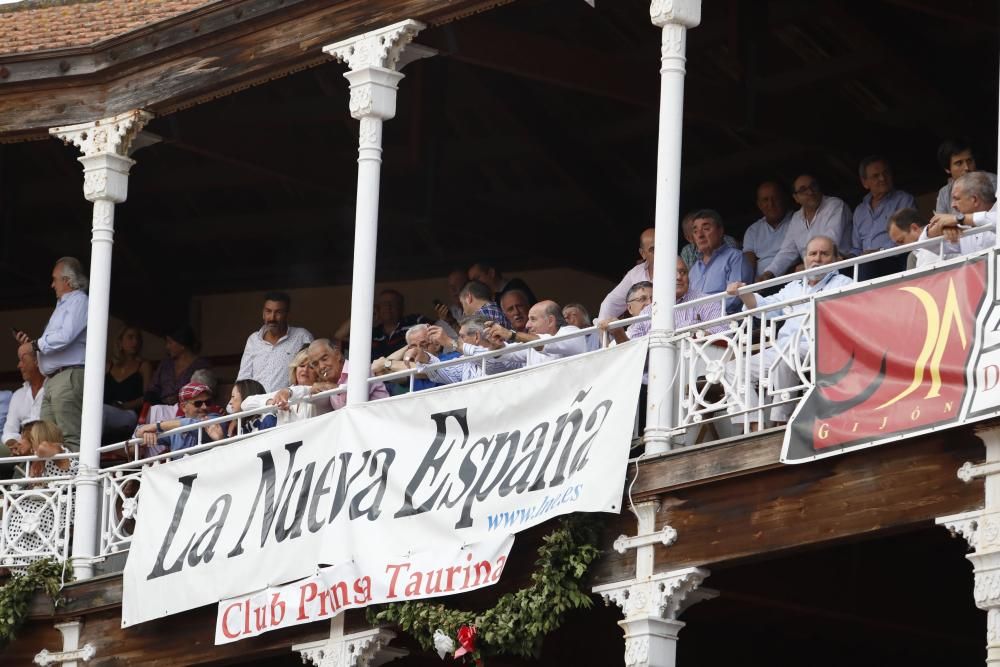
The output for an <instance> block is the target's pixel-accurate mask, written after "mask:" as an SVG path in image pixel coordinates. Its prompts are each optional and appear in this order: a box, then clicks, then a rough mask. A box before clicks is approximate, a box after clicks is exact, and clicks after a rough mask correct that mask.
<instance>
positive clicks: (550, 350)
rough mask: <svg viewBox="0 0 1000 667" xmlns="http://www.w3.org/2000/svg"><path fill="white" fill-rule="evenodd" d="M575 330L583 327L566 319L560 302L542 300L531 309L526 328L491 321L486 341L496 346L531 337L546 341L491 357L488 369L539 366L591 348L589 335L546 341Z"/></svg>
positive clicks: (495, 347)
mask: <svg viewBox="0 0 1000 667" xmlns="http://www.w3.org/2000/svg"><path fill="white" fill-rule="evenodd" d="M574 331H580V329H579V328H577V327H575V326H573V325H572V324H567V323H566V320H565V318H564V317H563V314H562V308H560V307H559V304H558V303H556V302H555V301H539V302H538V303H536V304H535V305H534V306H532V307H531V310H529V311H528V325H527V330H526V331H524V332H520V331H514V330H513V329H507V328H506V327H502V326H500V325H499V324H491V325H490V326H489V327H487V329H486V332H485V337H486V340H487V343H486V345H487V346H488V347H489V348H490V349H492V350H499V349H500V348H501V347H503V346H504V345H516V344H517V343H527V342H530V341H541V343H542V344H541V345H536V346H533V347H529V348H527V349H522V350H518V351H516V352H511V353H509V354H505V355H503V356H502V357H495V358H493V359H489V360H487V362H486V373H487V374H492V373H500V372H502V371H507V370H511V369H514V368H522V367H524V366H536V365H538V364H544V363H546V362H549V361H555V360H556V359H562V358H564V357H572V356H573V355H574V354H583V353H584V352H586V351H587V339H586V338H585V337H584V336H577V337H576V338H570V339H568V340H563V341H557V342H555V343H549V344H545V339H547V338H552V337H553V336H561V335H563V334H568V333H572V332H574Z"/></svg>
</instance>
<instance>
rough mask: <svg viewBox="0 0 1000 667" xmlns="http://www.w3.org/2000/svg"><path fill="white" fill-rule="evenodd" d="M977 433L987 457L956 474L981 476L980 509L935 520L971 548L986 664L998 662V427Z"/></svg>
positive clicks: (967, 478)
mask: <svg viewBox="0 0 1000 667" xmlns="http://www.w3.org/2000/svg"><path fill="white" fill-rule="evenodd" d="M979 436H980V437H981V438H982V439H983V442H984V443H985V444H986V460H985V461H984V462H983V463H979V464H973V463H969V462H966V463H965V465H963V466H962V467H961V468H959V470H958V477H959V479H961V480H962V481H963V482H971V481H972V480H974V479H980V478H982V479H983V482H984V486H985V493H984V496H985V502H984V505H983V509H982V510H977V511H973V512H966V513H964V514H956V515H953V516H946V517H941V518H939V519H938V520H937V523H938V524H939V525H942V526H944V527H945V528H947V529H948V530H950V531H951V532H952V533H953V534H960V535H962V536H963V537H964V538H965V540H966V541H967V542H968V543H969V547H970V548H972V549H973V552H972V553H970V554H969V555H968V556H966V558H968V559H969V560H970V561H972V566H973V578H974V587H973V597H974V598H975V601H976V606H977V607H979V608H980V609H982V610H984V611H985V612H986V664H987V665H1000V429H997V428H993V429H990V430H988V431H984V432H981V433H979Z"/></svg>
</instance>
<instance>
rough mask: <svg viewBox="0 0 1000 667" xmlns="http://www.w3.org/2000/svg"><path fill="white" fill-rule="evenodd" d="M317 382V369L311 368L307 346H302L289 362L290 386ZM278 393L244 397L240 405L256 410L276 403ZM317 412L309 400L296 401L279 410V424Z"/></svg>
mask: <svg viewBox="0 0 1000 667" xmlns="http://www.w3.org/2000/svg"><path fill="white" fill-rule="evenodd" d="M315 382H316V370H315V369H313V368H310V366H309V354H308V351H307V349H306V348H302V349H301V350H299V353H298V354H296V355H295V356H294V357H293V358H292V361H291V363H290V364H288V384H289V385H290V386H294V385H303V386H306V387H311V386H312V385H313V384H314V383H315ZM276 393H278V392H274V391H272V392H271V393H269V394H258V395H256V396H247V397H244V398H243V401H242V403H241V406H240V407H241V408H242V409H243V410H254V409H256V408H262V407H264V406H265V405H274V395H275V394H276ZM315 414H316V409H315V406H313V404H312V403H310V402H308V401H304V402H302V403H294V404H292V405H290V406H288V409H287V410H278V411H277V417H278V425H279V426H281V425H282V424H288V423H290V422H294V421H299V420H300V419H309V418H310V417H312V416H313V415H315Z"/></svg>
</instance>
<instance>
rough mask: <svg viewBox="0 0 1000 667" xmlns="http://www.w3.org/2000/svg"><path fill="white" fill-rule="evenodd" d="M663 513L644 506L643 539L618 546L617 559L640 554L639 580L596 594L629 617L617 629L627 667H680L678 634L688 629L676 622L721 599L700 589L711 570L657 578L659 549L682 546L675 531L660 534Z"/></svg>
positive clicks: (622, 541)
mask: <svg viewBox="0 0 1000 667" xmlns="http://www.w3.org/2000/svg"><path fill="white" fill-rule="evenodd" d="M659 507H660V504H659V503H658V502H656V501H649V502H644V503H639V504H638V505H637V506H636V508H635V509H636V514H637V515H638V524H639V531H638V535H636V536H635V537H627V536H625V535H621V536H620V537H619V538H618V539H617V540H615V550H616V551H617V552H618V553H625V551H626V550H627V549H635V550H636V561H635V574H636V576H635V578H634V579H630V580H628V581H621V582H617V583H613V584H605V585H603V586H597V587H595V588H594V592H595V593H597V594H599V595H600V596H601V597H603V598H604V600H605V602H607V603H611V602H614V603H615V604H617V605H618V606H619V607H621V610H622V613H623V614H624V616H625V618H624V619H623V620H622V621H619V623H618V625H620V626H621V627H622V630H624V631H625V665H626V667H675V665H676V664H677V638H678V633H679V632H680V631H681V628H683V627H684V623H683V622H682V621H679V620H677V617H678V616H680V615H681V613H683V612H684V610H685V609H687V608H688V607H690V606H691V605H692V604H694V603H695V602H700V601H701V600H707V599H710V598H713V597H715V596H716V595H717V593H716V592H715V591H713V590H711V589H700V586H701V583H702V581H704V580H705V578H706V577H708V575H709V572H708V570H704V569H701V568H697V567H687V568H683V569H679V570H673V571H670V572H660V573H658V574H654V572H653V565H654V557H653V549H654V546H655V545H656V544H663V545H664V546H670V545H671V544H673V543H674V542H675V541H676V540H677V531H675V530H674V529H673V528H671V527H670V526H664V527H663V529H662V530H660V531H657V530H656V513H657V511H658V510H659Z"/></svg>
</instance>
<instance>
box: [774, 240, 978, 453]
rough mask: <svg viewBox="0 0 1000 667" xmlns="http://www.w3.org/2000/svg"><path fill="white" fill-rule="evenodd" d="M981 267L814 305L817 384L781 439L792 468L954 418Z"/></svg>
mask: <svg viewBox="0 0 1000 667" xmlns="http://www.w3.org/2000/svg"><path fill="white" fill-rule="evenodd" d="M986 291H987V290H986V261H985V260H984V259H980V260H977V261H975V262H972V263H969V264H963V265H961V266H957V267H954V268H950V269H947V270H944V271H939V272H936V273H931V274H928V275H923V276H920V277H917V278H908V279H902V280H897V281H893V282H890V283H888V284H885V283H883V284H880V285H878V286H876V287H874V288H871V289H866V290H860V291H856V292H851V293H849V294H840V295H835V296H831V297H828V298H825V299H824V298H819V299H817V300H816V320H815V326H816V329H815V331H816V338H815V340H816V342H815V351H816V357H815V359H816V367H815V368H816V385H815V387H814V388H813V389H812V390H811V391H810V392H809V393H808V394H807V396H806V398H805V399H804V400H803V403H802V405H801V406H799V409H798V411H797V412H796V413H795V415H794V417H793V418H792V421H791V422H790V423H789V433H788V434H787V435H786V437H785V450H784V452H783V454H782V460H783V461H785V462H789V463H793V462H796V461H802V460H807V459H811V458H815V457H817V456H825V455H828V454H830V453H836V452H838V451H841V450H845V449H855V448H858V447H861V446H870V445H873V444H878V442H879V441H881V440H884V439H887V438H890V437H892V436H896V435H899V434H902V433H907V432H911V431H916V430H922V429H927V428H929V427H932V426H937V425H941V424H945V423H948V422H953V421H955V420H957V419H958V416H959V413H960V411H961V409H962V403H963V401H964V399H965V396H966V393H967V391H968V389H969V387H968V383H967V381H966V377H967V373H966V368H967V366H968V364H969V360H970V358H971V355H972V351H973V343H974V341H975V338H976V335H977V328H976V316H977V313H978V311H979V308H980V306H981V305H982V302H983V300H984V298H985V296H986Z"/></svg>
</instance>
